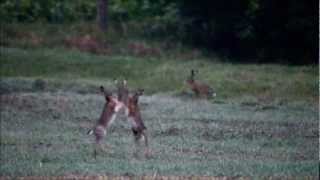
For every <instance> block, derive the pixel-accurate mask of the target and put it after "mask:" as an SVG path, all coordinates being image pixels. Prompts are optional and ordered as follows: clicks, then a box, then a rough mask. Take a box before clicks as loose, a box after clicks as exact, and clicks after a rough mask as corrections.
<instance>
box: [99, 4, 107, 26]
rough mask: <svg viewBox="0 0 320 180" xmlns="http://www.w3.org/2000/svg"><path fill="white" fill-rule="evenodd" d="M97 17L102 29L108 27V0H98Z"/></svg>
mask: <svg viewBox="0 0 320 180" xmlns="http://www.w3.org/2000/svg"><path fill="white" fill-rule="evenodd" d="M97 19H98V24H99V27H100V29H101V30H103V31H106V30H107V28H108V0H97Z"/></svg>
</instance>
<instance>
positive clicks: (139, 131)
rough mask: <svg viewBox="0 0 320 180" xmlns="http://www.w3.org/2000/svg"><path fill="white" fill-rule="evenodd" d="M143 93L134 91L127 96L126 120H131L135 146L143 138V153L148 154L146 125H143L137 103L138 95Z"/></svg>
mask: <svg viewBox="0 0 320 180" xmlns="http://www.w3.org/2000/svg"><path fill="white" fill-rule="evenodd" d="M142 94H143V90H138V91H136V92H135V93H134V94H133V95H132V96H131V97H129V104H128V109H129V113H128V120H129V121H133V122H130V123H131V124H132V128H131V130H132V132H133V135H134V140H135V143H136V146H139V141H140V140H141V139H142V137H143V138H144V145H145V148H146V149H145V155H146V156H148V155H149V149H148V137H147V135H146V132H145V131H146V129H147V128H146V126H145V125H144V123H143V121H142V118H141V113H140V107H139V104H138V101H139V96H141V95H142Z"/></svg>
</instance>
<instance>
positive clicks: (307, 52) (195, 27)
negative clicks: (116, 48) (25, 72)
mask: <svg viewBox="0 0 320 180" xmlns="http://www.w3.org/2000/svg"><path fill="white" fill-rule="evenodd" d="M105 2H107V3H108V6H105V8H108V11H107V16H108V18H105V20H106V21H107V22H108V24H109V25H110V26H117V27H118V30H119V32H121V33H122V36H121V37H126V36H128V35H129V36H130V31H131V30H132V29H136V28H137V27H140V28H139V33H140V34H141V35H142V36H143V37H144V38H146V39H163V38H165V39H167V40H168V41H173V42H177V43H178V42H182V43H185V44H188V45H190V46H192V47H196V48H201V49H203V50H204V51H205V52H206V54H211V53H218V54H220V55H222V56H227V57H231V59H232V60H233V61H238V62H259V63H260V62H280V63H289V64H309V63H318V48H317V47H318V46H317V44H318V26H317V24H318V1H316V0H309V1H301V0H283V1H278V0H245V1H238V0H226V1H219V0H199V1H192V0H186V1H185V0H159V1H151V0H136V1H125V0H120V1H116V0H109V1H105ZM96 14H97V1H91V0H79V1H77V2H75V1H54V0H49V1H41V0H32V1H31V0H17V1H10V0H5V1H2V2H1V3H0V15H1V21H2V23H9V22H10V23H11V22H17V23H21V22H23V23H30V22H47V23H53V24H61V23H63V24H69V23H73V22H79V21H89V22H93V21H95V20H96V18H97V17H96ZM110 26H108V27H110Z"/></svg>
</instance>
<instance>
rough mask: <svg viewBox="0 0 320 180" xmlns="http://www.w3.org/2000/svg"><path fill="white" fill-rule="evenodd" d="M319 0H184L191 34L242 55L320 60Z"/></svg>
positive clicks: (298, 61)
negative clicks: (319, 37)
mask: <svg viewBox="0 0 320 180" xmlns="http://www.w3.org/2000/svg"><path fill="white" fill-rule="evenodd" d="M317 3H318V1H316V0H309V1H301V0H281V1H279V0H242V1H239V0H224V1H212V0H197V1H193V0H184V1H180V5H179V7H180V10H181V11H180V12H181V16H182V17H185V18H187V19H189V20H191V21H190V23H189V24H187V26H188V28H187V30H188V31H189V33H188V35H189V36H190V37H189V40H191V42H192V43H194V44H196V45H204V46H206V47H208V48H211V49H214V50H216V51H219V52H221V53H223V54H225V55H229V56H233V57H237V59H238V60H241V61H250V60H252V59H258V60H259V61H263V62H287V63H292V64H304V63H317V62H318V35H317V34H318V33H317V32H318V4H317Z"/></svg>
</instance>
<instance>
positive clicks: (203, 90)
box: [187, 70, 215, 98]
mask: <svg viewBox="0 0 320 180" xmlns="http://www.w3.org/2000/svg"><path fill="white" fill-rule="evenodd" d="M187 84H188V86H189V87H190V88H191V90H192V91H193V92H194V93H195V94H196V95H197V96H198V97H206V98H209V97H211V96H212V95H213V94H215V93H214V91H213V89H212V88H211V87H210V86H209V85H207V84H205V83H202V82H200V81H196V80H195V79H194V70H191V76H190V77H189V79H187Z"/></svg>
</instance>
